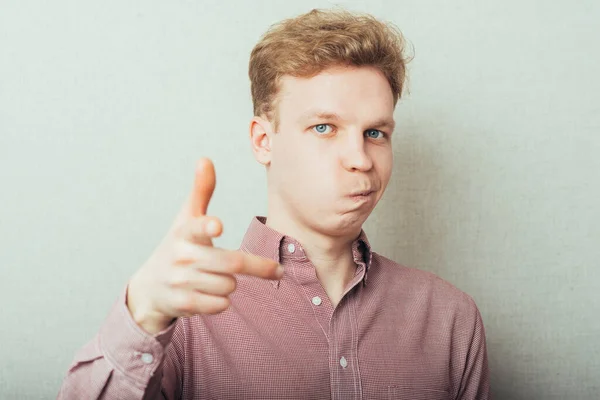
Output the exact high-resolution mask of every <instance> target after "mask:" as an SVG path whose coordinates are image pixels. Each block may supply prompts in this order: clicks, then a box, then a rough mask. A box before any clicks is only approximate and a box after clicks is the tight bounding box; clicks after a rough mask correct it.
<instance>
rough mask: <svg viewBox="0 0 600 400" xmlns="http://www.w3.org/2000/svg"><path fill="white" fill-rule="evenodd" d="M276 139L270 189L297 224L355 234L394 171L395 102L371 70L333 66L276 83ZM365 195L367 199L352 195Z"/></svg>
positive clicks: (384, 81) (380, 76)
mask: <svg viewBox="0 0 600 400" xmlns="http://www.w3.org/2000/svg"><path fill="white" fill-rule="evenodd" d="M278 100H279V102H278V114H279V121H280V124H279V132H278V133H277V134H274V135H270V138H271V143H270V146H271V160H270V161H271V162H270V166H269V174H268V179H269V190H270V191H271V192H272V194H275V195H276V196H278V197H279V198H280V200H281V204H284V205H285V210H284V212H285V213H287V214H288V216H289V217H292V218H293V219H294V220H296V221H297V222H300V223H301V224H302V225H304V226H308V227H310V228H311V229H315V230H318V231H320V232H322V233H325V234H328V235H332V236H336V235H344V234H351V233H356V232H357V231H359V230H360V228H361V226H362V224H363V222H364V221H365V220H366V219H367V217H368V216H369V214H370V213H371V211H372V210H373V208H374V207H375V205H376V204H377V202H378V201H379V199H380V198H381V196H382V195H383V192H384V190H385V188H386V186H387V184H388V181H389V179H390V175H391V172H392V162H393V155H392V143H391V135H392V131H393V130H394V119H393V112H394V99H393V95H392V91H391V88H390V85H389V83H388V81H387V79H386V78H385V76H384V75H383V74H382V73H381V72H380V71H379V70H377V69H375V68H373V67H347V68H345V67H334V68H329V69H327V70H325V71H323V72H321V73H320V74H318V75H316V76H314V77H312V78H295V77H290V76H285V77H283V78H282V81H281V86H280V92H279V94H278ZM365 191H371V193H370V194H367V195H359V196H352V195H353V194H357V193H358V192H365Z"/></svg>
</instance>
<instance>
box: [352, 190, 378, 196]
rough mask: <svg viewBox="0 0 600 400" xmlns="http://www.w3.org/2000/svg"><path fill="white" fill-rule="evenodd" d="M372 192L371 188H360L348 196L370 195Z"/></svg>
mask: <svg viewBox="0 0 600 400" xmlns="http://www.w3.org/2000/svg"><path fill="white" fill-rule="evenodd" d="M373 192H374V191H373V190H362V191H359V192H353V193H350V194H349V196H350V197H357V196H368V195H370V194H371V193H373Z"/></svg>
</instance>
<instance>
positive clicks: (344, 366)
mask: <svg viewBox="0 0 600 400" xmlns="http://www.w3.org/2000/svg"><path fill="white" fill-rule="evenodd" d="M340 365H341V366H342V368H346V367H347V366H348V361H346V357H342V358H340Z"/></svg>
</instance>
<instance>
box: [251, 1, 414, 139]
mask: <svg viewBox="0 0 600 400" xmlns="http://www.w3.org/2000/svg"><path fill="white" fill-rule="evenodd" d="M404 52H405V40H404V37H403V36H402V33H400V31H399V30H398V29H397V28H396V27H395V26H394V25H392V24H390V23H384V22H381V21H379V20H377V19H376V18H375V17H373V16H372V15H369V14H359V13H352V12H349V11H346V10H340V9H338V10H321V9H313V10H312V11H310V12H308V13H306V14H302V15H299V16H297V17H295V18H290V19H286V20H283V21H281V22H279V23H277V24H275V25H273V26H271V27H270V29H269V30H268V31H267V32H266V33H265V34H264V35H263V36H262V38H261V39H260V41H259V42H258V43H257V44H256V46H254V49H252V53H251V55H250V65H249V71H248V74H249V76H250V85H251V93H252V103H253V106H254V115H257V116H262V115H264V116H266V117H267V118H269V119H273V120H274V121H275V127H277V125H278V123H279V121H278V116H277V113H276V112H275V113H274V111H275V110H276V107H277V104H276V97H277V93H278V91H279V83H280V79H281V77H282V76H284V75H290V76H295V77H311V76H314V75H317V74H318V73H320V72H321V71H323V70H324V69H326V68H328V67H332V66H338V65H343V66H356V67H359V66H373V67H375V68H378V69H379V70H380V71H381V72H382V73H383V74H384V75H385V77H386V78H387V80H388V82H389V84H390V87H391V89H392V93H393V95H394V106H395V105H396V103H397V102H398V100H399V99H400V97H401V96H402V89H403V87H404V83H405V78H406V64H407V63H408V61H409V59H408V57H407V56H405V54H404ZM275 129H277V128H275Z"/></svg>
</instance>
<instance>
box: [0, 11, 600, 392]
mask: <svg viewBox="0 0 600 400" xmlns="http://www.w3.org/2000/svg"><path fill="white" fill-rule="evenodd" d="M338 4H345V5H346V6H347V7H348V8H350V9H354V10H361V11H369V12H372V13H373V14H375V15H377V16H379V17H383V18H385V19H387V20H391V21H393V22H394V23H396V24H397V25H398V26H399V27H400V29H401V30H402V31H403V32H404V33H405V35H406V36H407V37H408V39H409V40H410V41H411V42H412V44H413V45H414V48H415V60H414V61H413V63H412V64H411V67H410V94H408V95H407V96H406V98H405V99H404V100H402V101H401V102H400V103H399V106H398V111H397V115H396V117H397V118H396V119H397V122H398V129H397V132H396V134H395V139H394V140H395V144H394V146H395V169H394V175H393V176H392V182H391V184H390V187H389V189H388V192H387V193H386V195H385V196H384V199H383V200H382V202H381V203H380V205H379V206H378V208H377V209H376V210H375V212H374V214H373V216H372V217H371V219H370V220H369V221H368V222H367V225H366V227H365V229H366V230H367V233H368V234H369V237H370V239H371V242H372V243H373V244H374V247H375V250H376V251H378V252H379V253H381V254H384V255H386V256H389V257H391V258H393V259H395V260H396V261H398V262H400V263H403V264H405V265H410V266H415V267H419V268H422V269H426V270H430V271H433V272H435V273H437V274H439V275H440V276H442V277H443V278H445V279H447V280H449V281H450V282H452V283H453V284H455V285H456V286H458V287H459V288H461V289H463V290H464V291H466V292H468V293H469V294H471V295H472V296H473V297H474V298H475V300H476V301H477V303H478V305H479V307H480V309H481V312H482V315H483V318H484V322H485V324H486V329H487V335H488V348H489V356H490V367H491V369H492V375H493V381H492V385H493V391H494V394H495V398H496V399H501V400H504V399H528V400H529V399H557V400H558V399H560V400H563V399H598V398H600V320H599V318H598V315H599V314H600V268H599V267H600V262H599V261H598V260H599V259H600V250H599V249H600V246H598V244H599V242H600V223H599V222H600V201H599V200H598V199H599V197H600V157H599V155H598V154H599V152H600V138H599V135H598V134H599V133H600V129H599V128H600V105H599V104H600V102H599V101H598V93H599V92H600V77H599V75H598V71H600V54H599V50H598V48H599V46H598V38H599V37H600V28H599V25H598V23H597V21H598V20H600V6H599V5H598V2H596V1H578V2H567V1H565V0H558V1H552V2H549V1H546V2H542V1H534V0H518V1H517V0H504V1H497V0H496V1H466V0H455V1H452V2H449V1H426V0H419V1H417V0H410V1H408V0H407V1H387V2H384V1H367V0H364V1H355V2H339V3H338ZM328 5H330V2H325V1H302V2H300V1H295V2H274V1H253V2H246V1H241V0H238V1H229V2H228V1H221V2H217V1H195V2H191V1H169V2H165V1H155V0H153V1H145V2H138V4H133V2H119V1H116V0H111V1H103V2H95V3H92V2H85V4H84V2H81V1H79V2H78V1H66V0H56V1H54V2H41V1H37V2H33V1H16V0H15V1H1V2H0V243H1V246H0V269H1V275H0V277H1V279H0V302H1V304H2V307H1V311H0V317H1V319H2V323H1V324H0V398H2V399H11V398H19V399H34V398H53V397H55V396H56V393H57V391H58V386H59V384H60V381H61V379H62V376H63V375H64V373H65V371H66V368H67V366H68V364H69V362H70V361H71V358H72V357H73V355H74V352H75V351H76V349H78V348H79V347H80V346H81V345H83V343H84V342H86V341H87V340H89V339H90V338H91V337H92V336H93V334H94V333H95V332H96V330H97V329H98V327H99V325H100V323H101V322H102V320H103V319H104V317H105V315H106V313H107V311H108V308H109V306H110V305H111V304H112V302H113V301H114V299H115V297H116V296H117V294H118V292H119V291H120V290H121V289H122V287H123V285H124V284H125V282H126V280H127V278H128V277H129V276H130V275H131V274H132V273H133V271H135V270H136V269H137V267H138V266H139V265H140V264H141V263H142V262H143V261H145V259H146V257H147V256H148V255H149V254H150V252H151V250H152V249H153V248H154V246H155V245H156V244H157V243H158V241H159V239H160V238H162V235H163V234H164V232H165V231H166V229H167V228H168V226H169V225H170V222H171V220H172V218H173V217H174V214H175V212H176V210H177V209H178V208H179V206H180V204H181V202H182V201H183V199H184V196H185V195H186V194H187V191H188V190H189V189H190V187H191V182H192V175H193V165H194V162H195V160H196V159H197V158H198V157H200V156H203V155H207V156H210V157H212V158H213V160H214V162H215V166H216V171H217V181H218V183H217V189H216V193H215V196H214V200H213V203H212V204H211V207H210V209H209V212H210V213H212V214H215V215H218V216H220V217H221V218H222V219H223V221H224V223H225V234H224V237H223V238H221V239H219V240H217V241H216V244H217V245H220V246H224V247H236V246H237V245H238V243H239V241H240V239H241V238H242V235H243V233H244V232H245V229H246V226H247V224H248V223H249V222H250V218H251V217H252V216H253V215H255V214H264V212H265V206H266V194H265V189H266V187H265V179H264V172H263V170H262V169H261V167H260V166H259V165H258V164H257V163H256V162H255V161H254V160H253V158H252V156H251V153H250V147H249V144H248V140H247V127H248V122H249V118H250V117H251V105H250V98H249V84H248V80H247V61H248V55H249V51H250V49H251V48H252V46H253V44H254V43H255V42H256V40H257V39H258V37H259V36H260V34H261V33H262V32H263V31H264V30H265V29H266V28H267V26H268V25H269V24H271V23H272V22H275V21H277V20H279V19H281V18H284V17H288V16H292V15H295V14H297V13H300V12H305V11H308V10H310V9H311V8H313V7H319V6H328Z"/></svg>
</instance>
